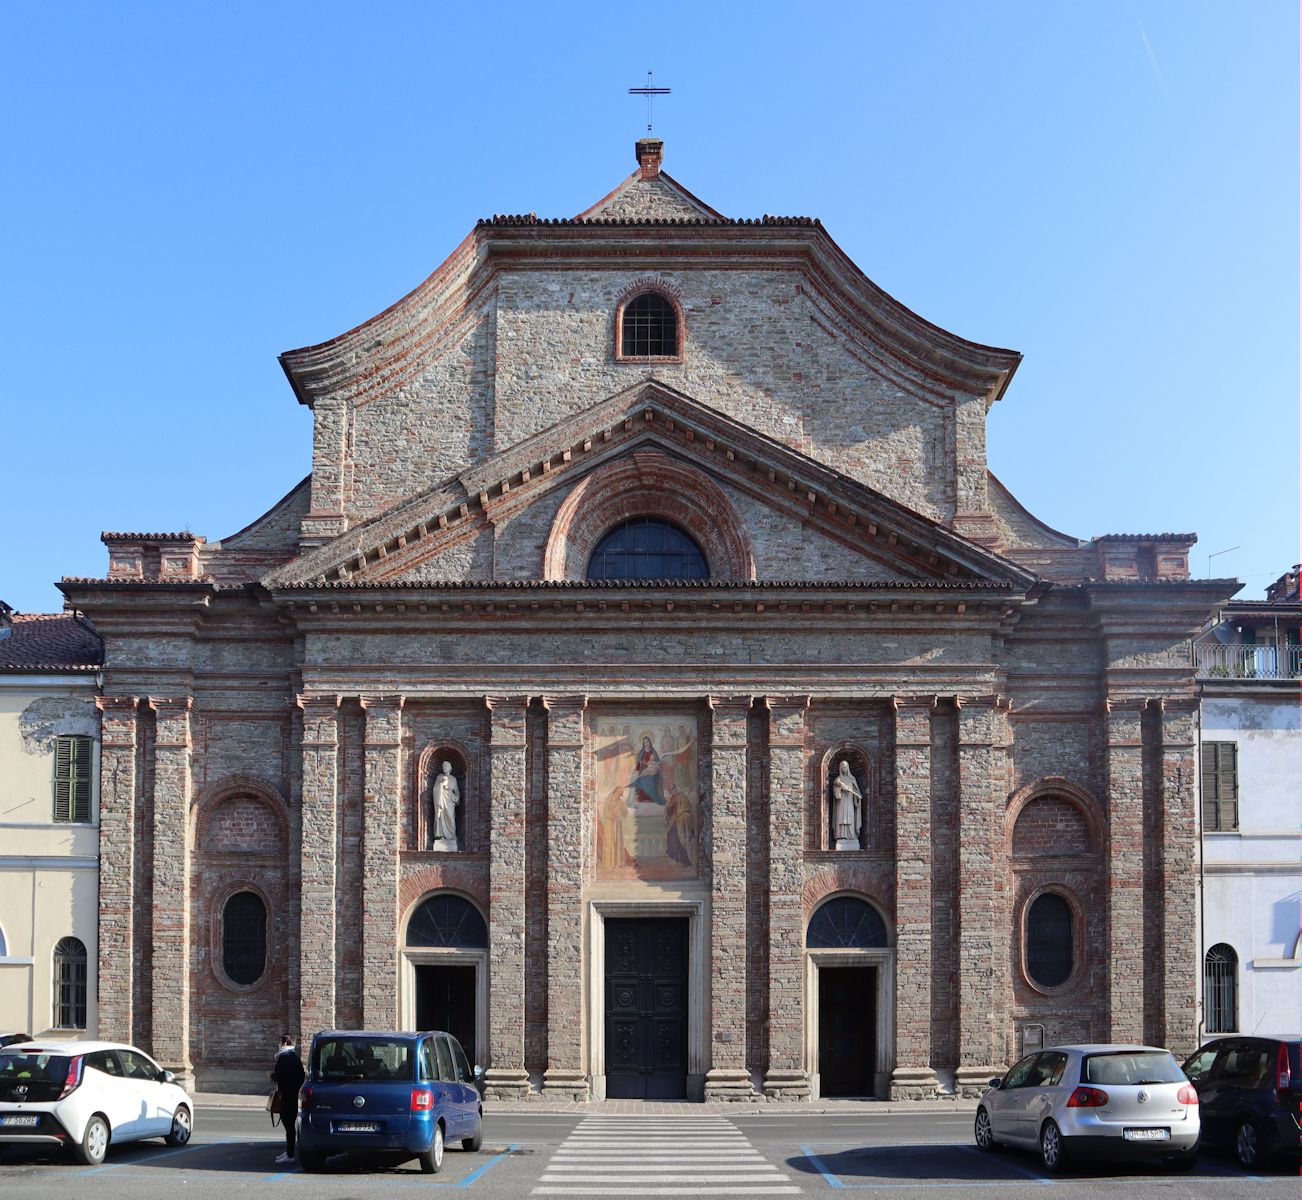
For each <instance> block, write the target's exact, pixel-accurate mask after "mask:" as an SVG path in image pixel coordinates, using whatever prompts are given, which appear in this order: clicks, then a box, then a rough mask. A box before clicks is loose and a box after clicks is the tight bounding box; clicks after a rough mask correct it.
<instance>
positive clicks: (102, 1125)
mask: <svg viewBox="0 0 1302 1200" xmlns="http://www.w3.org/2000/svg"><path fill="white" fill-rule="evenodd" d="M108 1147H109V1127H108V1122H107V1121H106V1120H104V1118H103V1117H101V1116H100V1115H99V1113H96V1114H95V1115H94V1116H93V1117H91V1119H90V1120H89V1121H87V1122H86V1129H85V1132H83V1133H82V1135H81V1142H80V1143H79V1144H78V1145H77V1146H76V1147H74V1149H73V1153H74V1154H75V1155H76V1156H77V1161H78V1162H80V1163H85V1165H86V1166H88V1167H98V1166H99V1165H100V1163H102V1162H103V1161H104V1156H105V1155H106V1154H107V1153H108Z"/></svg>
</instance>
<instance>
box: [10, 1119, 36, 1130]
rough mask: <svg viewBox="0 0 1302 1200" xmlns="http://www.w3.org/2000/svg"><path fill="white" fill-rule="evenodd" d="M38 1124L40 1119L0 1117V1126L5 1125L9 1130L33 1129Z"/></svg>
mask: <svg viewBox="0 0 1302 1200" xmlns="http://www.w3.org/2000/svg"><path fill="white" fill-rule="evenodd" d="M40 1123H41V1118H40V1117H0V1125H6V1126H8V1127H9V1128H11V1129H13V1128H18V1129H35V1128H36V1126H37V1125H39V1124H40Z"/></svg>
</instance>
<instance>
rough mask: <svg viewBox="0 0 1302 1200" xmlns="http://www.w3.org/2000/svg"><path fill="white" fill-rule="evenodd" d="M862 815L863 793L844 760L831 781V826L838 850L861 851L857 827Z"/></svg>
mask: <svg viewBox="0 0 1302 1200" xmlns="http://www.w3.org/2000/svg"><path fill="white" fill-rule="evenodd" d="M862 813H863V792H861V791H860V790H859V785H858V784H857V783H855V781H854V776H853V775H851V774H850V764H849V762H847V761H846V760H845V759H844V758H843V759H842V760H841V766H840V767H839V769H838V770H837V774H836V778H835V779H833V780H832V826H833V828H834V830H835V831H836V848H837V849H838V850H862V849H863V846H862V845H860V843H859V826H860V823H861V821H862Z"/></svg>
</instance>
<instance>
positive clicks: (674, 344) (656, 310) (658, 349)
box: [620, 292, 678, 358]
mask: <svg viewBox="0 0 1302 1200" xmlns="http://www.w3.org/2000/svg"><path fill="white" fill-rule="evenodd" d="M620 354H621V355H622V356H623V357H624V358H677V357H678V314H677V313H676V312H675V311H674V306H673V305H672V304H670V303H669V301H668V300H666V299H665V297H664V296H662V295H660V294H659V293H658V292H643V293H642V294H641V295H640V296H635V297H634V298H633V299H632V300H630V301H629V302H628V303H627V304H626V305H624V312H623V316H622V318H621V320H620Z"/></svg>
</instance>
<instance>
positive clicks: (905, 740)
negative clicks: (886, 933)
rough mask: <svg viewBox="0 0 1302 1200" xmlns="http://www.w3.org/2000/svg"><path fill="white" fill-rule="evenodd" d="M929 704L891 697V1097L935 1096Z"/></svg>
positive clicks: (925, 1097)
mask: <svg viewBox="0 0 1302 1200" xmlns="http://www.w3.org/2000/svg"><path fill="white" fill-rule="evenodd" d="M931 873H932V840H931V703H930V701H920V700H918V699H915V698H911V697H909V698H905V697H899V698H897V699H896V701H895V1071H894V1073H893V1074H892V1075H891V1099H892V1100H922V1099H927V1098H928V1097H932V1096H935V1095H936V1092H937V1089H938V1087H939V1081H938V1080H937V1079H936V1073H935V1071H933V1070H932V1066H931V974H932V970H931V965H932V957H933V947H932V940H931V901H932V889H931Z"/></svg>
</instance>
